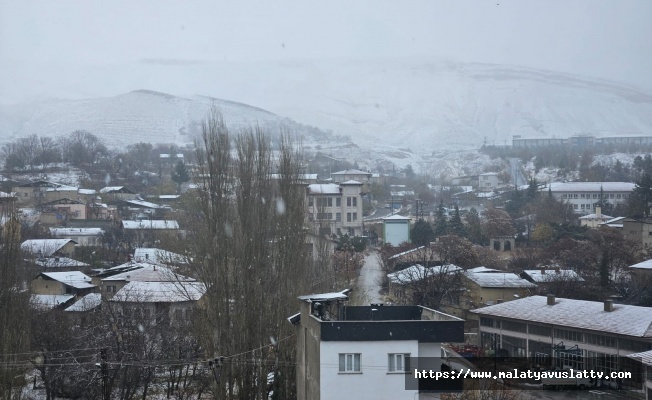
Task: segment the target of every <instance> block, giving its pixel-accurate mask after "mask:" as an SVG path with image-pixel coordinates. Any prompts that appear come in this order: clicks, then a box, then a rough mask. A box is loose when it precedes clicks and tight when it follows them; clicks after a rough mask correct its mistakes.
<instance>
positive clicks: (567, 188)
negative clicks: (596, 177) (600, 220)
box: [542, 182, 636, 192]
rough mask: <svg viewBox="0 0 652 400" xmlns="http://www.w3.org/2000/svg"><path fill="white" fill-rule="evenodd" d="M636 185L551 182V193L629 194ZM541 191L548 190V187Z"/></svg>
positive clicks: (625, 183) (626, 183)
mask: <svg viewBox="0 0 652 400" xmlns="http://www.w3.org/2000/svg"><path fill="white" fill-rule="evenodd" d="M635 186H636V185H635V184H634V183H631V182H551V183H550V191H552V192H599V191H600V189H601V188H602V190H603V191H605V192H631V191H632V190H634V187H635ZM542 190H548V187H545V188H543V189H542Z"/></svg>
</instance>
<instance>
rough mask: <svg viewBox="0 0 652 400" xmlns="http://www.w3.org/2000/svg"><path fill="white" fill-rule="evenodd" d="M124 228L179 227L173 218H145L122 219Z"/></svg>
mask: <svg viewBox="0 0 652 400" xmlns="http://www.w3.org/2000/svg"><path fill="white" fill-rule="evenodd" d="M122 227H123V228H124V229H179V223H178V222H177V221H174V220H155V219H151V220H149V219H146V220H142V221H128V220H123V221H122Z"/></svg>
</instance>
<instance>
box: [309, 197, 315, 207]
mask: <svg viewBox="0 0 652 400" xmlns="http://www.w3.org/2000/svg"><path fill="white" fill-rule="evenodd" d="M313 204H315V198H314V197H312V196H309V197H308V205H309V206H312V205H313Z"/></svg>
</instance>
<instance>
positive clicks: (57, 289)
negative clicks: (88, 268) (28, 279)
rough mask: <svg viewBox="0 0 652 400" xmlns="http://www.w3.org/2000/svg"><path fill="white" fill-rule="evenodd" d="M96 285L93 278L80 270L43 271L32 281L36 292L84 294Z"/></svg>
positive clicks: (33, 289)
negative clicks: (92, 280)
mask: <svg viewBox="0 0 652 400" xmlns="http://www.w3.org/2000/svg"><path fill="white" fill-rule="evenodd" d="M96 287H97V286H95V285H93V284H92V283H91V278H90V277H89V276H87V275H85V274H83V273H82V272H80V271H65V272H41V273H40V274H39V275H38V276H37V277H36V278H34V279H33V280H32V283H31V289H32V293H34V294H51V295H63V294H70V295H73V296H84V295H86V294H88V293H90V292H92V291H94V289H95V288H96Z"/></svg>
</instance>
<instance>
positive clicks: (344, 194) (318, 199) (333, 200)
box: [306, 181, 363, 236]
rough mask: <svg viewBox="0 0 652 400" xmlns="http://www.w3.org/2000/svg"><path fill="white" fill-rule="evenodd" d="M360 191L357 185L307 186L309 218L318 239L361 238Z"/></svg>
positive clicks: (350, 182)
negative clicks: (337, 236)
mask: <svg viewBox="0 0 652 400" xmlns="http://www.w3.org/2000/svg"><path fill="white" fill-rule="evenodd" d="M361 187H362V184H361V183H360V182H358V181H346V182H343V183H341V184H339V185H338V184H333V183H327V184H312V185H308V186H307V188H306V196H307V202H306V203H307V216H308V221H309V222H310V224H311V225H312V226H313V232H314V233H315V234H318V235H344V234H348V235H349V236H360V235H362V231H363V224H362V210H363V207H362V195H361Z"/></svg>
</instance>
